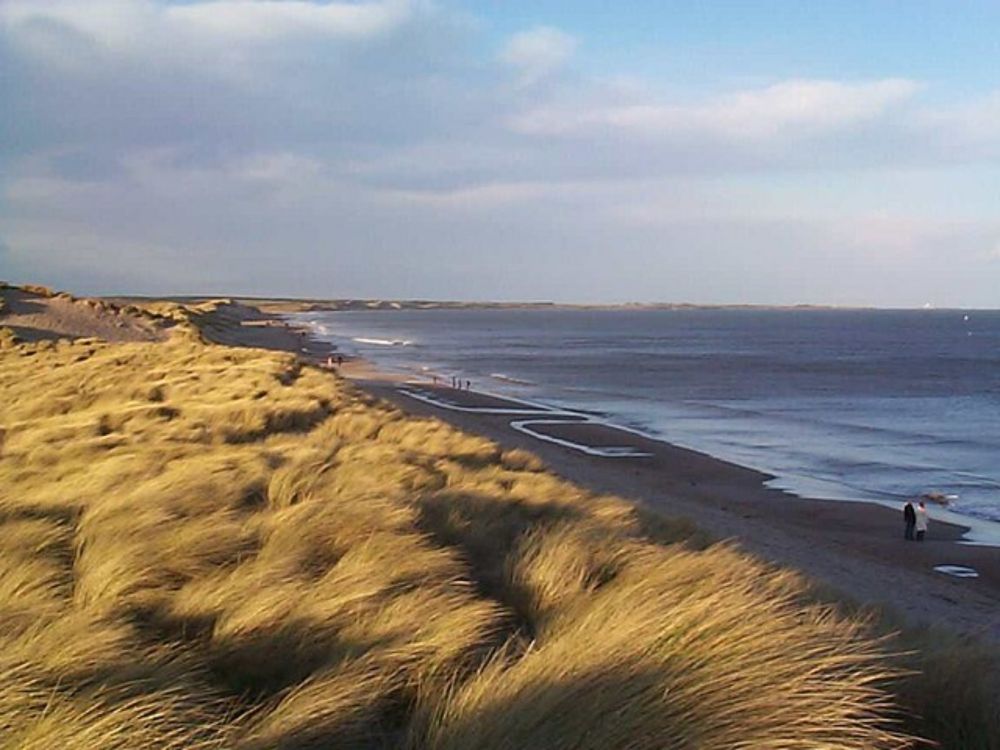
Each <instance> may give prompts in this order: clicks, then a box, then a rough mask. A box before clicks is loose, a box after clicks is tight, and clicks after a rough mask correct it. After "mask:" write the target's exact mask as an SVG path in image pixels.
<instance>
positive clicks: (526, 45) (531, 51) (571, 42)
mask: <svg viewBox="0 0 1000 750" xmlns="http://www.w3.org/2000/svg"><path fill="white" fill-rule="evenodd" d="M578 46H579V41H578V40H577V39H576V37H573V36H571V35H569V34H567V33H566V32H564V31H560V30H559V29H556V28H552V27H551V26H536V27H534V28H531V29H527V30H526V31H521V32H519V33H517V34H514V35H513V36H512V37H510V39H508V40H507V43H506V44H505V45H504V47H503V49H502V50H501V51H500V60H501V61H503V62H504V63H506V64H507V65H510V66H511V67H513V68H515V69H517V70H518V71H519V72H520V74H521V77H522V80H523V81H524V82H526V83H533V82H535V81H538V80H540V79H541V78H544V77H545V76H547V75H549V74H550V73H552V72H554V71H556V70H558V69H559V68H562V67H563V66H564V65H566V63H568V62H569V60H570V59H571V58H572V57H573V55H574V53H575V52H576V49H577V47H578Z"/></svg>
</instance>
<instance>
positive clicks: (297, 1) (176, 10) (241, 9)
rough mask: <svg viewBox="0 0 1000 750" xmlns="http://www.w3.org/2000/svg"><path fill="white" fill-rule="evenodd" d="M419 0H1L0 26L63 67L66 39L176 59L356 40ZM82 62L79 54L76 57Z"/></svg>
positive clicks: (386, 28) (389, 25) (383, 28)
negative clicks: (314, 40)
mask: <svg viewBox="0 0 1000 750" xmlns="http://www.w3.org/2000/svg"><path fill="white" fill-rule="evenodd" d="M419 1H420V0H378V1H372V2H363V3H348V2H332V3H323V2H313V1H311V0H207V1H202V2H194V3H189V4H183V5H170V4H165V3H162V2H156V1H155V0H88V1H87V2H80V0H6V1H5V2H4V3H2V4H0V31H6V33H7V34H9V35H11V36H12V38H14V39H15V40H16V41H18V42H19V43H20V44H21V45H22V47H23V48H24V49H26V50H28V51H31V52H33V53H34V54H35V55H36V56H37V57H39V58H42V59H48V60H49V61H51V62H53V63H55V64H58V65H60V66H62V67H67V63H68V62H69V60H68V59H67V55H66V50H65V49H64V47H65V45H66V44H67V42H72V43H75V44H77V45H79V44H80V43H82V42H89V43H90V44H91V45H92V46H93V50H94V51H95V52H97V53H101V54H104V55H113V56H121V55H126V56H132V57H135V58H139V59H150V58H159V59H163V58H172V59H174V60H175V61H183V60H184V59H185V57H186V56H189V55H192V54H196V55H197V58H198V59H196V60H193V61H191V62H192V63H193V64H202V63H203V62H204V61H205V58H206V57H207V58H211V57H216V58H223V57H225V56H227V55H232V53H233V48H234V47H236V48H239V47H242V46H247V45H259V44H262V43H280V42H282V41H284V40H287V39H288V38H290V37H295V36H299V37H306V36H312V37H320V38H334V39H344V40H351V39H354V40H359V39H367V38H371V37H376V36H379V35H383V34H386V33H388V32H390V31H392V30H394V29H396V28H398V27H399V26H401V25H402V24H404V23H405V22H406V21H407V20H408V19H409V18H410V17H411V16H412V14H413V12H414V9H415V7H416V4H417V3H418V2H419ZM77 63H78V64H85V63H86V61H85V60H77Z"/></svg>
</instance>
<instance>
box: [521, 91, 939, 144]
mask: <svg viewBox="0 0 1000 750" xmlns="http://www.w3.org/2000/svg"><path fill="white" fill-rule="evenodd" d="M918 88H919V87H918V85H917V84H916V83H915V82H913V81H909V80H903V79H885V80H878V81H870V82H865V83H843V82H839V81H826V80H790V81H784V82H781V83H777V84H774V85H771V86H768V87H766V88H761V89H751V90H745V91H736V92H733V93H728V94H724V95H721V96H716V97H714V98H712V99H709V100H707V101H703V102H697V103H689V104H653V103H648V102H640V103H633V104H624V105H614V106H610V107H601V106H598V107H593V106H583V107H577V108H570V109H560V108H551V107H540V108H537V109H534V110H531V111H528V112H525V113H522V114H520V115H518V116H517V117H515V118H513V120H512V121H511V125H512V127H513V128H514V129H515V130H517V131H518V132H521V133H526V134H532V135H560V134H579V133H584V134H585V133H593V132H601V131H605V132H606V131H615V130H617V131H621V132H627V133H631V134H634V135H641V136H645V137H649V138H656V137H670V136H676V135H679V134H680V135H691V134H711V135H714V136H716V137H719V138H725V139H764V138H769V137H774V136H778V135H782V134H785V133H792V134H793V135H794V134H799V135H817V134H823V133H829V132H833V131H837V130H841V129H844V128H849V127H852V126H855V125H857V124H859V123H863V122H866V121H870V120H873V119H876V118H879V117H881V116H883V115H884V114H886V113H887V112H888V111H889V110H890V109H891V108H892V107H894V106H896V105H899V104H901V103H903V102H905V101H907V100H909V99H910V98H911V97H912V96H913V94H914V93H915V92H916V91H917V90H918Z"/></svg>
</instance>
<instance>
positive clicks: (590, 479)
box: [343, 363, 1000, 641]
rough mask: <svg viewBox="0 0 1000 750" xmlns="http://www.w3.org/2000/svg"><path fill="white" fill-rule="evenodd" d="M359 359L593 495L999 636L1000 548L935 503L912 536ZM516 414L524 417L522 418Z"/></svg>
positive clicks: (851, 509) (362, 371)
mask: <svg viewBox="0 0 1000 750" xmlns="http://www.w3.org/2000/svg"><path fill="white" fill-rule="evenodd" d="M359 365H360V366H359V367H357V369H354V367H352V366H350V365H349V366H347V367H345V372H344V373H343V374H344V376H345V377H347V378H349V379H350V380H352V381H353V382H355V383H356V384H357V385H359V386H360V387H362V388H363V389H365V390H366V391H368V392H369V393H372V394H373V395H375V396H378V397H380V398H384V399H386V400H388V401H390V402H391V403H393V404H394V405H396V406H398V407H399V408H401V409H403V410H404V411H406V412H407V413H410V414H417V415H421V416H430V417H436V418H438V419H442V420H443V421H446V422H448V423H450V424H452V425H454V426H456V427H458V428H459V429H462V430H465V431H468V432H472V433H476V434H480V435H483V436H485V437H488V438H490V439H492V440H494V441H496V442H497V443H499V444H500V445H501V446H503V447H504V448H523V449H526V450H529V451H531V452H533V453H535V454H537V455H539V456H540V457H541V458H542V460H543V461H544V462H545V463H546V465H547V466H548V467H549V468H550V469H551V470H553V471H554V472H555V473H557V474H559V475H560V476H562V477H564V478H566V479H568V480H570V481H573V482H576V483H578V484H580V485H582V486H584V487H587V488H588V489H591V490H592V491H595V492H598V493H607V494H615V495H620V496H622V497H625V498H626V499H629V500H632V501H634V502H637V503H638V504H640V505H643V506H646V507H650V508H653V509H655V510H657V511H661V512H663V513H665V514H667V515H674V516H681V517H685V518H688V519H689V520H691V521H692V522H693V523H694V524H696V525H697V526H698V527H700V528H701V529H702V530H704V531H705V532H707V533H708V534H710V535H712V536H713V537H714V538H716V539H720V540H734V541H735V542H736V543H737V544H738V545H739V546H740V547H742V548H744V549H746V550H747V551H749V552H751V553H754V554H756V555H758V556H760V557H763V558H764V559H766V560H768V561H770V562H772V563H775V564H778V565H782V566H787V567H791V568H795V569H797V570H799V571H801V572H802V573H804V574H806V575H807V576H809V577H810V578H812V579H814V580H816V581H818V582H822V583H823V584H825V585H828V586H831V587H833V588H834V589H836V590H837V591H839V592H841V593H842V594H843V595H846V596H847V597H848V598H851V599H854V600H856V601H857V602H858V603H860V604H865V605H876V606H878V605H883V606H888V607H889V608H890V609H891V610H894V611H896V612H898V613H899V615H901V616H902V617H903V618H904V619H905V620H906V621H908V622H910V623H912V624H917V625H946V626H948V627H951V628H952V629H954V630H956V631H957V632H960V633H962V634H964V635H978V636H986V637H988V638H990V639H992V640H995V641H1000V549H997V548H995V547H985V546H976V545H969V544H963V543H962V542H961V539H962V535H963V533H964V532H965V530H966V527H964V526H959V525H956V524H952V523H948V522H945V521H940V520H933V510H932V511H931V514H932V522H931V530H930V532H929V536H928V539H927V541H924V542H907V541H905V540H904V539H903V534H902V526H903V524H902V519H901V515H902V514H901V512H900V511H898V510H892V509H890V508H887V507H885V506H883V505H880V504H876V503H870V502H866V501H842V500H823V499H816V498H807V497H799V496H797V495H792V494H790V493H787V492H784V491H782V490H777V489H774V488H770V487H767V486H766V484H765V482H766V481H767V480H768V479H769V478H770V477H769V475H767V474H765V473H763V472H759V471H757V470H755V469H750V468H747V467H744V466H740V465H738V464H734V463H730V462H728V461H724V460H722V459H719V458H716V457H714V456H710V455H708V454H704V453H700V452H698V451H693V450H690V449H688V448H682V447H679V446H675V445H672V444H670V443H667V442H664V441H662V440H654V439H651V438H648V437H642V436H640V435H638V434H635V433H626V432H624V431H621V430H617V429H616V428H614V427H610V426H607V425H603V424H600V423H597V422H585V421H577V422H570V421H566V422H560V423H558V424H552V425H535V427H536V428H537V430H538V431H539V432H542V433H543V434H544V435H546V436H547V437H552V438H556V440H555V441H551V440H546V439H544V438H542V439H539V438H538V437H537V436H536V435H533V434H528V433H525V432H524V431H520V430H518V429H517V428H516V426H514V425H512V424H511V422H512V416H511V415H510V414H505V413H496V407H497V404H496V399H497V397H496V396H492V395H489V396H487V398H486V399H482V397H480V396H479V394H477V393H476V392H475V391H458V392H457V393H458V394H461V396H460V398H462V399H463V400H464V403H465V404H466V405H467V408H472V409H480V408H483V407H485V410H477V411H466V410H456V409H454V408H449V407H448V406H447V405H442V404H441V403H440V402H439V403H434V400H433V399H414V398H413V397H412V395H410V394H409V393H407V390H409V389H410V388H412V387H413V386H407V388H404V389H402V390H401V389H400V385H401V384H402V382H401V380H399V379H396V378H394V377H393V376H392V375H391V374H387V373H380V375H379V376H377V377H375V378H372V377H371V375H372V370H373V368H372V366H371V365H370V364H364V365H361V363H359ZM416 387H417V388H419V389H421V390H422V391H424V392H426V391H428V390H434V387H433V386H428V385H422V384H416ZM437 390H439V391H441V390H444V391H450V390H451V389H449V388H442V387H438V389H437ZM445 395H446V396H447V395H455V394H447V393H446V394H445ZM511 403H512V404H513V403H514V402H511ZM500 408H508V407H500ZM509 408H513V406H511V407H509ZM528 419H529V420H530V419H531V417H528ZM513 421H514V423H515V425H516V424H517V421H518V419H517V417H516V416H515V417H513ZM615 433H617V434H615ZM624 435H629V436H630V439H622V438H623V436H624ZM566 443H577V444H580V445H586V446H589V447H598V448H600V447H602V446H603V447H605V448H607V447H612V448H621V447H628V448H634V449H635V452H636V454H644V455H630V454H624V455H607V454H603V455H602V454H593V453H588V452H584V451H579V450H575V449H573V448H571V447H569V446H567V445H566ZM942 565H947V566H961V567H967V568H972V569H974V570H975V571H976V572H977V573H978V577H977V578H957V577H954V576H952V575H947V574H944V573H941V572H937V571H935V570H934V568H935V566H942Z"/></svg>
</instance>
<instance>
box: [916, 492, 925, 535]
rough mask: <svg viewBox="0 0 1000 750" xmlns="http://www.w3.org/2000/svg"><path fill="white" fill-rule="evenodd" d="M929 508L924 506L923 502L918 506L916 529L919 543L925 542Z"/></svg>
mask: <svg viewBox="0 0 1000 750" xmlns="http://www.w3.org/2000/svg"><path fill="white" fill-rule="evenodd" d="M927 520H928V519H927V506H926V505H924V501H923V500H921V501H920V502H919V503H918V504H917V519H916V529H917V541H918V542H922V541H924V535H925V534H926V533H927Z"/></svg>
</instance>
